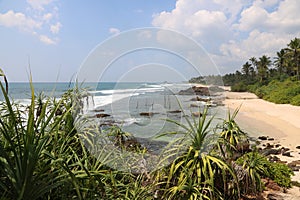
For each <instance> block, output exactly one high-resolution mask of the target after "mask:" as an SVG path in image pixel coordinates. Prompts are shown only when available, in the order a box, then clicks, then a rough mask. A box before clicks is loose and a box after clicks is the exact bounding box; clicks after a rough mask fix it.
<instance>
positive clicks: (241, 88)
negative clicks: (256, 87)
mask: <svg viewBox="0 0 300 200" xmlns="http://www.w3.org/2000/svg"><path fill="white" fill-rule="evenodd" d="M247 90H248V88H247V85H246V84H245V83H243V82H240V83H236V84H234V85H233V86H231V91H233V92H246V91H247Z"/></svg>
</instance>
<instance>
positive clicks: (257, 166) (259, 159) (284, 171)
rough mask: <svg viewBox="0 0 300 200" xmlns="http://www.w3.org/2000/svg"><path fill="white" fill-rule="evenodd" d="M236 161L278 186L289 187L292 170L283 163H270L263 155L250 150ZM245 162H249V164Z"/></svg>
mask: <svg viewBox="0 0 300 200" xmlns="http://www.w3.org/2000/svg"><path fill="white" fill-rule="evenodd" d="M236 163H237V164H239V165H244V168H252V171H254V172H256V173H258V174H259V175H260V176H262V177H266V178H270V179H272V180H274V181H275V182H276V183H277V184H278V185H279V186H280V187H285V188H289V187H291V183H292V182H291V176H292V175H293V171H292V170H291V169H290V168H289V167H288V166H287V165H285V164H282V163H272V162H270V161H268V160H267V158H266V157H265V156H263V155H261V154H259V153H257V152H250V153H247V154H245V155H243V156H242V157H240V158H238V159H237V161H236ZM245 164H249V166H248V165H245Z"/></svg>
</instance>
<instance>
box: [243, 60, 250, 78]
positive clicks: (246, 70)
mask: <svg viewBox="0 0 300 200" xmlns="http://www.w3.org/2000/svg"><path fill="white" fill-rule="evenodd" d="M250 67H251V64H250V63H249V62H248V61H247V62H246V63H245V64H244V65H243V67H242V73H243V74H245V75H246V76H247V77H248V76H249V74H250Z"/></svg>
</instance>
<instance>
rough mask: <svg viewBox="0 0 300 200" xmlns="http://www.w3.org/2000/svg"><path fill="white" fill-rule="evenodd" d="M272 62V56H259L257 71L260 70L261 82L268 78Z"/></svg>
mask: <svg viewBox="0 0 300 200" xmlns="http://www.w3.org/2000/svg"><path fill="white" fill-rule="evenodd" d="M271 64H272V61H271V59H270V57H268V56H266V55H263V56H262V57H260V58H259V60H258V62H257V72H258V76H259V78H260V82H262V81H263V80H264V79H266V78H267V76H268V69H269V67H270V65H271Z"/></svg>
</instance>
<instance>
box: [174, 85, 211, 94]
mask: <svg viewBox="0 0 300 200" xmlns="http://www.w3.org/2000/svg"><path fill="white" fill-rule="evenodd" d="M178 94H179V95H201V96H210V92H209V88H208V87H202V86H193V87H190V88H188V89H186V90H180V91H179V93H178Z"/></svg>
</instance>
